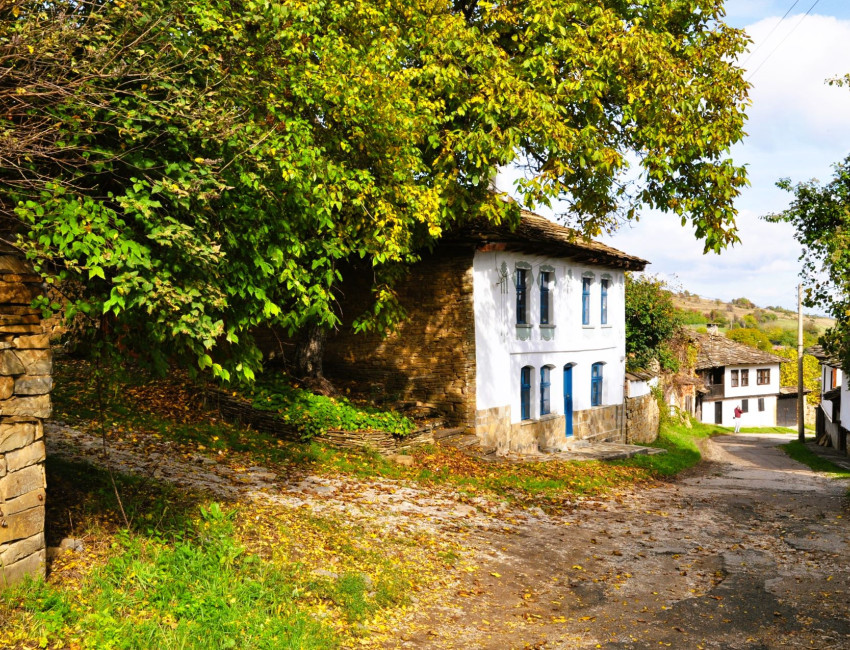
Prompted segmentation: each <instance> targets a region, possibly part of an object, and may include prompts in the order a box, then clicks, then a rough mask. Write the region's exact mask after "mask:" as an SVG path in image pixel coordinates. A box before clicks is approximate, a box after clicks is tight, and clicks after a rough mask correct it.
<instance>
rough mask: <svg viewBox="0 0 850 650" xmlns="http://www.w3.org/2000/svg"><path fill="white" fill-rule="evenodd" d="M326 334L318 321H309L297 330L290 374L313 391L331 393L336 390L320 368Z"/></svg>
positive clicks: (324, 393)
mask: <svg viewBox="0 0 850 650" xmlns="http://www.w3.org/2000/svg"><path fill="white" fill-rule="evenodd" d="M327 335H328V332H327V330H326V329H325V328H323V327H322V326H321V325H319V324H318V323H310V324H309V325H306V326H305V327H304V328H303V329H302V330H301V332H299V334H298V340H297V341H296V343H295V358H294V359H293V372H292V374H293V375H294V376H295V377H296V378H297V379H299V380H301V381H302V382H303V383H304V384H305V386H306V387H308V388H309V389H311V390H313V391H314V392H317V393H322V394H323V395H332V394H334V393H335V392H336V391H335V390H334V387H333V384H331V383H330V382H329V381H328V380H327V379H325V375H324V372H323V368H322V360H323V358H324V355H325V340H326V339H327Z"/></svg>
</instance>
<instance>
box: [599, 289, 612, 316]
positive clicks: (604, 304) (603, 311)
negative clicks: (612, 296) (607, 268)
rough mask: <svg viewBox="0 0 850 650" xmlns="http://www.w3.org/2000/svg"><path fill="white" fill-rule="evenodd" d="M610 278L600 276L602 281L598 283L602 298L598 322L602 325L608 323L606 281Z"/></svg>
mask: <svg viewBox="0 0 850 650" xmlns="http://www.w3.org/2000/svg"><path fill="white" fill-rule="evenodd" d="M609 282H610V280H609V279H608V278H602V282H600V285H601V287H602V292H601V298H602V308H601V311H600V314H599V322H600V323H602V324H603V325H607V324H608V283H609Z"/></svg>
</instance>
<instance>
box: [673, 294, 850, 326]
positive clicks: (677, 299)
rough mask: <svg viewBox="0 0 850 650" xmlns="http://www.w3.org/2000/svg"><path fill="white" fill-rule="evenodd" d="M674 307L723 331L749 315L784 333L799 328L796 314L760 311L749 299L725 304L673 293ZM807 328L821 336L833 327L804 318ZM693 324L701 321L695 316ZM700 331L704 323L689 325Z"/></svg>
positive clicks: (819, 319)
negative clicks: (717, 326)
mask: <svg viewBox="0 0 850 650" xmlns="http://www.w3.org/2000/svg"><path fill="white" fill-rule="evenodd" d="M673 304H674V305H675V306H676V307H677V308H678V309H681V310H682V311H685V312H698V313H699V314H701V315H702V316H703V317H704V318H705V321H706V322H717V323H719V324H720V325H721V328H723V329H725V325H726V324H731V323H732V322H734V321H739V322H741V321H744V319H745V317H746V316H747V315H749V316H752V317H753V318H754V319H755V320H756V322H758V323H761V324H763V325H769V326H771V327H780V328H782V329H794V330H796V328H797V314H796V312H794V311H792V310H790V309H783V308H781V307H759V306H757V305H755V304H753V303H752V302H750V301H749V300H747V299H746V298H738V299H736V300H734V301H732V302H723V301H722V300H719V299H714V298H703V297H702V296H697V295H695V294H691V293H689V292H687V291H683V292H681V293H675V292H674V293H673ZM803 319H804V320H803V325H804V327H805V328H806V329H807V330H808V331H810V332H813V330H814V329H815V328H816V329H817V333H818V334H821V333H823V331H824V330H826V329H827V328H829V327H831V326H832V324H833V322H834V321H833V319H832V318H827V317H825V316H813V315H807V314H805V312H804V314H803ZM694 320H698V317H697V316H696V314H695V316H694ZM689 324H690V325H694V326H696V327H698V326H699V325H701V324H704V323H701V322H694V323H689Z"/></svg>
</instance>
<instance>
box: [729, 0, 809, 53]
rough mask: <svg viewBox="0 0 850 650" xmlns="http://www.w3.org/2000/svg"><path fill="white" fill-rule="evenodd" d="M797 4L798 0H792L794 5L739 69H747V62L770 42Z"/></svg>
mask: <svg viewBox="0 0 850 650" xmlns="http://www.w3.org/2000/svg"><path fill="white" fill-rule="evenodd" d="M799 2H800V0H794V3H793V4H792V5H791V6H790V7H788V11H786V12H785V14H784V15H783V16H782V18H780V19H779V22H778V23H776V24H775V25H774V26H773V29H771V30H770V31H769V32H768V34H767V36H765V37H764V39H763V40H762V42H761V43H759V44H758V45H756V49H754V50H753V51H752V52H750V53H749V54H748V55H747V58H746V59H744V62H743V63H741V67H742V68H746V67H747V63H749V62H750V59H752V58H753V57H754V56H755V55H756V53H757V52H758V51H759V50H760V49H761V48H762V46H764V44H765V43H767V42H768V41H769V40H770V37H771V36H773V32H775V31H776V30H777V29H778V28H779V26H780V25H781V24H782V22H783V21H784V20H785V19H786V18H788V14H790V13H791V10H792V9H793V8H794V7H796V6H797V4H799Z"/></svg>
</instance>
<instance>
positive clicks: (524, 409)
mask: <svg viewBox="0 0 850 650" xmlns="http://www.w3.org/2000/svg"><path fill="white" fill-rule="evenodd" d="M519 406H520V418H521V419H523V420H530V419H531V366H525V367H524V368H523V369H522V370H520V372H519Z"/></svg>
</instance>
